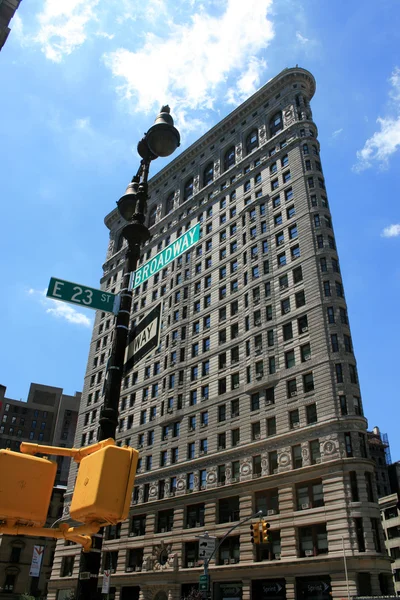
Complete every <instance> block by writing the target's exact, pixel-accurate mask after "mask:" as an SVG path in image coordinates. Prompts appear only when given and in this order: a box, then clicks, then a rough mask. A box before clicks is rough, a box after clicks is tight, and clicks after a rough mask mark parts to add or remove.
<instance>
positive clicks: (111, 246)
mask: <svg viewBox="0 0 400 600" xmlns="http://www.w3.org/2000/svg"><path fill="white" fill-rule="evenodd" d="M113 254H114V240H113V239H110V241H109V242H108V248H107V257H106V260H108V259H109V258H111V256H112V255H113Z"/></svg>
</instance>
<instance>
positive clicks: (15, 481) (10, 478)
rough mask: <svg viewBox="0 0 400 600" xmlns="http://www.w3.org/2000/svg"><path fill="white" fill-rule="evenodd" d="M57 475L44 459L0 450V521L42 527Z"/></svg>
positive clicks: (51, 465)
mask: <svg viewBox="0 0 400 600" xmlns="http://www.w3.org/2000/svg"><path fill="white" fill-rule="evenodd" d="M56 472H57V464H56V463H55V462H51V461H50V460H47V459H46V458H37V457H36V456H26V455H24V454H20V453H19V452H12V451H11V450H0V520H1V521H9V520H11V521H16V522H17V523H19V524H25V525H27V524H29V525H32V526H35V525H36V526H39V527H40V526H42V525H44V524H45V522H46V518H47V512H48V508H49V505H50V499H51V494H52V491H53V486H54V481H55V477H56Z"/></svg>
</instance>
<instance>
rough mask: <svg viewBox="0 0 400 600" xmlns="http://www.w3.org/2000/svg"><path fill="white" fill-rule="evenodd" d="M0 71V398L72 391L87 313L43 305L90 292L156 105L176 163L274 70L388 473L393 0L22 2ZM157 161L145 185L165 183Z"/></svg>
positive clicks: (397, 117) (395, 322)
mask: <svg viewBox="0 0 400 600" xmlns="http://www.w3.org/2000/svg"><path fill="white" fill-rule="evenodd" d="M11 27H12V30H11V33H10V36H9V38H8V40H7V42H6V44H5V46H4V48H3V50H2V51H1V54H0V69H1V81H2V91H1V94H0V111H1V115H2V127H1V133H0V135H1V140H2V143H1V144H0V165H1V167H2V178H1V180H2V184H1V200H2V235H1V238H0V252H1V256H2V257H3V261H2V290H3V291H2V293H1V295H0V314H1V315H2V323H1V338H2V344H1V350H0V352H1V358H0V365H1V367H0V382H1V383H2V384H4V385H6V386H7V394H8V396H9V397H13V398H23V399H25V398H26V396H27V392H28V388H29V383H30V382H31V381H35V382H40V383H46V384H49V385H57V386H60V387H63V388H64V390H65V391H66V393H74V391H75V390H80V389H81V388H82V386H83V377H84V372H85V367H86V360H87V354H88V349H89V343H90V337H91V323H92V319H93V316H94V313H92V312H90V311H89V310H87V311H86V312H84V311H83V310H82V311H77V310H75V309H74V307H72V306H71V305H68V304H62V303H55V302H53V301H50V300H46V299H45V298H44V290H45V289H46V287H47V284H48V281H49V278H50V276H57V277H60V278H63V279H67V280H70V281H75V282H79V283H84V284H87V285H91V286H93V287H98V284H99V279H100V277H101V274H102V271H101V264H102V262H103V261H104V259H105V251H106V247H107V241H108V232H107V229H106V228H105V226H104V224H103V219H104V216H105V215H106V214H107V213H108V212H109V211H110V210H112V209H113V208H114V206H115V202H116V200H118V198H119V197H120V196H121V195H122V194H123V193H124V191H125V187H126V185H127V183H128V182H129V180H130V178H131V176H132V175H133V173H134V172H135V171H136V169H137V166H138V157H137V154H136V149H135V148H136V143H137V141H138V140H139V139H140V137H141V136H142V135H143V132H144V131H146V130H147V129H148V127H149V126H150V125H151V124H152V122H153V119H154V117H155V115H156V114H157V112H158V110H159V108H160V106H161V105H162V104H164V103H169V104H170V106H171V109H172V114H173V116H174V118H175V121H176V124H177V126H178V127H179V129H180V131H181V135H182V145H181V148H180V150H184V149H185V148H187V147H188V145H190V143H192V142H193V141H194V140H195V139H197V138H198V137H199V136H200V135H201V134H202V133H204V132H205V131H207V129H208V128H210V127H211V126H212V125H214V124H215V123H217V122H218V121H219V120H220V119H222V118H223V117H225V116H226V115H227V114H228V113H229V112H230V111H231V110H233V109H234V108H235V107H236V106H237V105H238V104H239V103H240V102H241V101H242V100H244V99H245V98H247V97H248V96H249V95H250V94H252V93H253V92H254V91H255V90H256V89H258V88H259V87H261V86H262V85H263V84H264V83H266V82H267V81H268V80H269V79H270V78H272V77H274V76H275V75H276V74H277V73H279V72H280V71H281V70H282V69H283V68H285V67H288V66H295V65H296V64H298V65H299V66H302V67H304V68H307V69H309V70H310V71H311V72H312V73H313V74H314V76H315V78H316V80H317V92H316V95H315V97H314V100H313V102H312V106H313V113H314V119H315V121H316V122H317V123H318V126H319V139H320V142H321V158H322V164H323V167H324V173H325V178H326V183H327V190H328V195H329V199H330V205H331V210H332V215H333V221H334V227H335V235H336V238H337V245H338V250H339V255H340V259H341V268H342V273H343V278H344V284H345V290H346V297H347V302H348V306H349V315H350V321H351V328H352V335H353V342H354V347H355V352H356V357H357V361H358V369H359V375H360V381H361V390H362V394H363V401H364V408H365V413H366V416H367V417H368V420H369V425H370V426H371V427H373V426H374V425H379V426H380V428H381V431H383V432H387V433H388V434H389V439H390V442H391V448H392V459H393V460H399V459H400V436H398V435H397V433H398V432H397V430H398V424H399V408H398V405H399V399H400V393H399V387H400V385H399V382H398V379H397V377H398V373H397V368H398V362H399V361H398V356H399V349H398V346H399V339H400V327H399V316H398V309H399V300H400V293H399V292H400V261H399V258H400V214H399V206H400V204H399V200H398V197H397V194H398V193H399V188H400V185H399V184H400V43H399V41H400V40H399V31H400V5H399V2H398V0H380V1H379V2H376V1H375V0H362V1H360V0H359V1H358V2H357V1H353V2H344V1H342V0H335V2H332V1H331V2H329V1H327V0H325V1H324V0H275V1H272V0H246V2H243V1H242V0H218V1H217V0H203V1H197V0H175V1H174V2H168V0H148V1H147V2H142V1H139V0H31V1H29V2H28V0H25V1H23V2H21V5H20V8H19V10H18V12H17V14H16V16H15V17H14V19H13V21H12V23H11ZM165 164H166V163H165V161H163V160H161V159H159V160H158V161H156V162H155V163H154V164H153V173H154V172H155V171H156V170H157V169H159V168H161V167H162V166H164V165H165Z"/></svg>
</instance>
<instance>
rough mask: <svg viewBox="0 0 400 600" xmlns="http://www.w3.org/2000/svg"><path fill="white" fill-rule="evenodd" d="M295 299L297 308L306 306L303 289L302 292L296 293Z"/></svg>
mask: <svg viewBox="0 0 400 600" xmlns="http://www.w3.org/2000/svg"><path fill="white" fill-rule="evenodd" d="M295 301H296V308H300V307H301V306H305V303H306V297H305V294H304V290H301V291H300V292H297V293H296V294H295Z"/></svg>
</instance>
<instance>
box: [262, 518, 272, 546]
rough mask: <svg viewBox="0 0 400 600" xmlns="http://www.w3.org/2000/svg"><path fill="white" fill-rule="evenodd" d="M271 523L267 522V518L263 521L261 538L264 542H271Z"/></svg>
mask: <svg viewBox="0 0 400 600" xmlns="http://www.w3.org/2000/svg"><path fill="white" fill-rule="evenodd" d="M270 527H271V525H270V524H269V523H267V522H266V520H265V519H262V521H261V539H262V543H263V544H269V543H270V542H271V532H270V531H269V528H270Z"/></svg>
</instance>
